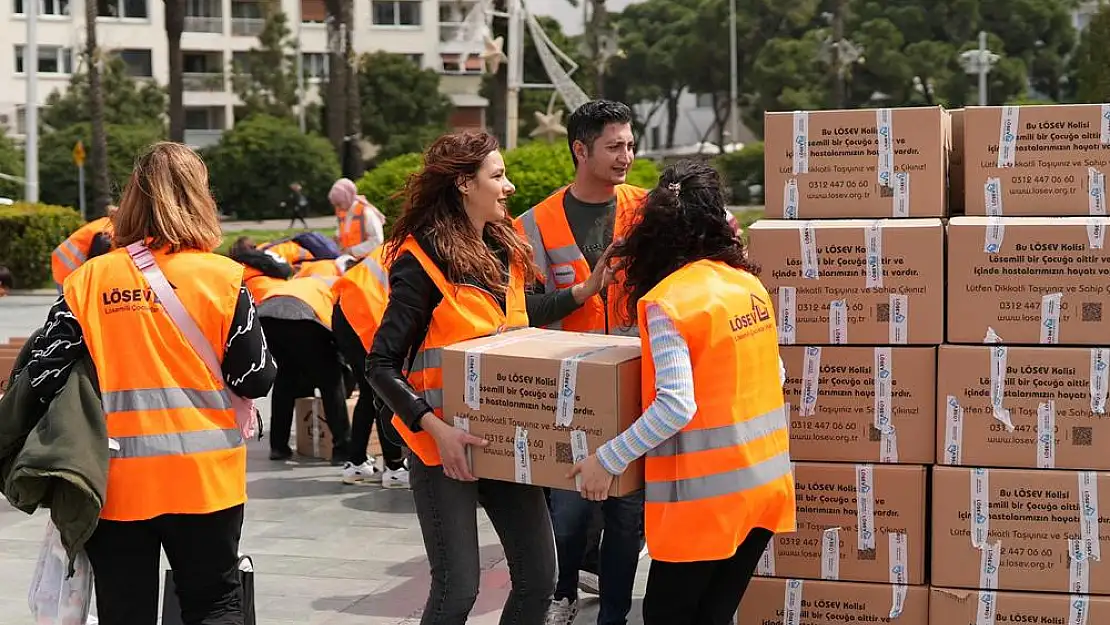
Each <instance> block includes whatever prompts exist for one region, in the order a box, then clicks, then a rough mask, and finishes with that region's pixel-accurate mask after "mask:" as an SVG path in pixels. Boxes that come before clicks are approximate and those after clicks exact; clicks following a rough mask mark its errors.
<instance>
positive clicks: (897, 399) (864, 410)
mask: <svg viewBox="0 0 1110 625" xmlns="http://www.w3.org/2000/svg"><path fill="white" fill-rule="evenodd" d="M779 353H780V354H781V355H782V361H783V364H784V365H785V366H786V386H785V391H786V401H787V403H788V407H789V409H790V457H791V458H793V459H794V460H818V461H830V460H831V461H840V462H902V463H908V464H932V463H933V460H934V459H935V457H936V449H935V447H934V445H933V431H934V427H935V426H934V423H935V420H936V419H935V416H936V412H935V408H936V403H935V401H936V368H937V352H936V348H933V347H847V346H832V347H797V346H783V347H782V348H781V349H780V351H779ZM807 354H808V355H807ZM807 362H809V363H811V364H813V368H817V366H818V365H817V363H820V365H819V370H820V372H819V375H817V376H816V383H814V381H813V378H814V376H812V375H810V374H807V372H808V371H810V370H811V368H810V367H807V366H806V365H807ZM876 388H878V389H880V398H881V399H882V401H881V402H880V403H879V404H876V401H875V394H876V393H875V389H876ZM803 389H806V390H807V391H809V392H808V393H806V395H808V396H811V397H813V398H814V399H813V402H812V406H810V407H803V405H802V399H801V398H802V397H803ZM803 408H805V412H806V416H802V415H801V412H802V411H803ZM888 411H889V412H888ZM876 415H878V417H877V416H876ZM887 424H890V425H893V427H894V432H893V434H892V435H891V434H889V433H888V434H887V436H886V437H884V436H883V435H882V430H885V429H887V428H886V427H885V426H886V425H887ZM877 426H880V427H877Z"/></svg>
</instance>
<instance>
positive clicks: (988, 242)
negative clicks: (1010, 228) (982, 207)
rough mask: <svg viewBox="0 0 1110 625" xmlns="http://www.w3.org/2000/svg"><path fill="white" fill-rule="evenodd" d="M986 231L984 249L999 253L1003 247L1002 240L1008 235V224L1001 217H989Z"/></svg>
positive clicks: (988, 251) (988, 252)
mask: <svg viewBox="0 0 1110 625" xmlns="http://www.w3.org/2000/svg"><path fill="white" fill-rule="evenodd" d="M985 232H986V235H985V236H984V237H983V251H984V252H986V253H987V254H997V253H998V252H999V250H1001V249H1002V240H1003V239H1004V238H1005V237H1006V224H1004V223H1003V222H1002V219H1001V218H999V217H987V227H986V230H985Z"/></svg>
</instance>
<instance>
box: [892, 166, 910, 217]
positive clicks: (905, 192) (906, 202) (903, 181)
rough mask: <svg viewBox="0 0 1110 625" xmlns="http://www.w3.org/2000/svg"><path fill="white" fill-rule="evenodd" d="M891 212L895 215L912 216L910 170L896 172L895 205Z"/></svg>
mask: <svg viewBox="0 0 1110 625" xmlns="http://www.w3.org/2000/svg"><path fill="white" fill-rule="evenodd" d="M891 214H892V216H894V217H909V216H910V172H908V171H900V172H897V173H895V174H894V207H893V210H892V211H891Z"/></svg>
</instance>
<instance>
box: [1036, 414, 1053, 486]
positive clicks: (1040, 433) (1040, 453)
mask: <svg viewBox="0 0 1110 625" xmlns="http://www.w3.org/2000/svg"><path fill="white" fill-rule="evenodd" d="M1037 468H1038V469H1055V468H1056V402H1055V401H1054V400H1051V399H1050V400H1048V401H1044V402H1041V403H1039V404H1037Z"/></svg>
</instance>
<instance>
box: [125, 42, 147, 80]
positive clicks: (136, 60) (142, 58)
mask: <svg viewBox="0 0 1110 625" xmlns="http://www.w3.org/2000/svg"><path fill="white" fill-rule="evenodd" d="M118 54H119V58H121V59H123V62H124V63H126V64H127V74H128V75H129V76H134V77H136V78H150V77H152V76H154V61H152V60H151V56H150V50H138V49H132V48H127V49H123V50H120V51H119V53H118Z"/></svg>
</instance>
